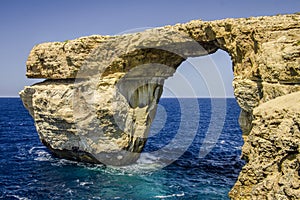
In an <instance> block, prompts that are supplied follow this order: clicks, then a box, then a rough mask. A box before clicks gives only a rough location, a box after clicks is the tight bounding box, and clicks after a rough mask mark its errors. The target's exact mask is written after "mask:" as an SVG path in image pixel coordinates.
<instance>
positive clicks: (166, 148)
mask: <svg viewBox="0 0 300 200" xmlns="http://www.w3.org/2000/svg"><path fill="white" fill-rule="evenodd" d="M219 100H220V99H219ZM219 100H217V101H215V102H218V101H219ZM221 100H222V101H223V102H225V106H224V104H223V105H222V107H221V108H220V107H218V106H215V104H213V103H212V102H214V101H212V99H193V100H192V99H161V100H160V102H159V107H158V111H157V115H156V117H155V119H154V123H153V125H152V127H151V131H150V135H149V139H148V141H147V144H146V147H145V149H144V152H143V153H142V155H141V158H140V159H139V160H138V161H137V163H135V164H133V165H130V166H126V167H111V166H103V165H93V164H84V163H77V162H73V161H68V160H64V159H58V158H56V157H54V156H53V155H51V153H50V152H49V151H48V150H47V149H46V148H45V147H44V146H43V145H42V144H41V143H40V141H39V138H38V135H37V132H36V130H35V127H34V123H33V120H32V118H31V116H30V115H29V114H28V112H27V110H26V109H25V108H24V107H23V105H22V102H21V100H20V99H19V98H0V198H1V199H23V200H26V199H76V200H77V199H133V200H135V199H138V200H140V199H167V200H169V199H170V200H171V199H189V200H192V199H229V198H228V195H227V193H228V192H229V191H230V189H231V188H232V186H233V185H234V183H235V181H236V179H237V177H238V174H239V172H240V170H241V168H242V166H243V165H244V162H243V161H242V160H241V159H240V154H241V146H242V144H243V141H242V137H241V135H242V134H241V130H240V128H239V125H238V116H239V112H240V108H239V107H238V105H237V103H236V101H235V99H221ZM195 102H197V103H196V104H195ZM216 107H217V109H216ZM220 109H221V110H222V109H223V111H224V109H225V112H223V113H222V111H220ZM224 113H225V115H224ZM212 114H213V115H212ZM223 116H224V117H225V118H224V119H225V120H223ZM211 119H214V121H213V120H211ZM216 119H217V120H220V123H219V125H220V124H221V125H223V123H224V126H222V127H221V129H218V128H217V127H218V126H219V125H218V123H217V124H216V122H215V121H216ZM215 127H216V128H215ZM199 152H200V153H199ZM201 152H202V153H201ZM174 155H175V156H174ZM177 157H178V158H177Z"/></svg>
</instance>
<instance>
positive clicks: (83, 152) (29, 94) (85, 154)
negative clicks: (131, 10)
mask: <svg viewBox="0 0 300 200" xmlns="http://www.w3.org/2000/svg"><path fill="white" fill-rule="evenodd" d="M299 19H300V15H298V14H295V15H283V16H274V17H258V18H247V19H225V20H219V21H212V22H203V21H200V20H195V21H191V22H189V23H187V24H177V25H175V26H166V27H163V28H158V29H153V30H148V31H145V32H143V33H136V34H129V35H122V36H112V37H110V36H90V37H83V38H79V39H76V40H72V41H65V42H54V43H45V44H41V45H37V46H36V47H34V48H33V50H32V51H31V53H30V55H29V58H28V61H27V76H28V77H29V78H46V79H48V80H47V81H45V82H43V83H39V84H36V85H34V86H30V87H26V88H25V90H23V91H22V92H21V94H20V95H21V97H22V99H23V102H24V105H25V106H26V107H27V109H28V110H29V111H30V113H31V115H32V116H33V118H34V119H35V124H36V127H37V130H38V133H39V136H40V138H41V140H42V141H43V143H45V144H46V145H47V146H48V147H49V148H50V149H51V150H52V151H53V152H54V153H56V154H57V155H59V156H61V157H66V158H70V159H77V160H83V161H88V162H99V158H97V159H95V157H94V156H93V155H95V152H96V153H97V152H103V154H99V155H100V160H101V156H102V155H103V156H104V157H105V156H106V153H105V152H108V153H109V154H111V155H110V157H111V158H112V160H111V162H113V163H115V164H120V165H121V164H124V163H129V162H134V161H135V160H136V159H137V158H138V154H134V156H133V155H130V154H129V156H127V154H128V153H130V152H133V153H134V152H140V151H141V149H142V148H141V147H142V146H143V143H144V141H142V140H138V139H137V138H143V134H144V133H146V132H147V128H148V127H149V126H150V125H149V124H150V123H149V122H151V117H149V118H148V117H145V116H147V115H149V114H150V113H153V112H154V113H155V103H156V102H157V98H159V94H160V92H159V91H158V92H155V91H156V88H157V87H156V86H157V85H160V84H161V83H159V84H158V82H157V85H156V84H153V85H152V86H149V87H148V88H147V89H146V90H147V91H148V90H151V94H156V95H154V98H150V100H149V101H145V102H144V101H143V103H142V104H140V102H137V103H136V100H137V101H140V100H141V99H140V98H137V97H135V96H134V97H133V100H130V98H127V97H129V96H132V95H129V96H128V95H127V97H126V91H125V90H124V89H123V91H122V92H121V93H122V94H123V95H122V96H123V97H124V96H125V98H123V97H122V96H118V97H117V99H116V98H115V97H114V98H113V97H112V93H114V92H115V91H116V87H114V86H115V83H116V82H118V81H119V80H121V79H122V78H123V77H126V74H127V73H128V72H129V71H130V69H132V67H133V66H137V65H140V64H141V63H143V64H145V63H146V64H147V62H145V61H147V59H148V58H151V59H150V60H151V63H153V62H154V61H153V60H155V59H158V61H159V62H158V63H161V62H162V61H165V62H162V63H163V64H164V65H167V66H171V68H173V69H176V67H177V66H178V65H179V64H180V63H181V62H182V61H183V60H184V59H185V58H186V57H189V56H190V57H192V56H199V55H205V54H209V53H213V52H215V51H216V50H217V49H222V50H224V51H226V52H228V54H229V55H230V57H231V59H232V63H233V72H234V77H235V78H234V81H233V86H234V93H235V97H236V99H237V101H238V103H239V105H240V107H241V108H242V113H241V117H240V124H241V128H242V130H243V134H244V140H245V145H244V148H243V155H244V157H245V158H246V159H247V161H248V163H247V164H246V166H245V167H244V170H243V171H242V173H241V175H240V177H242V178H241V179H239V180H238V182H237V183H236V185H235V187H234V188H233V190H232V192H231V197H232V198H242V197H249V196H252V195H260V196H261V197H264V198H266V197H269V198H271V197H276V198H279V197H281V196H286V197H289V198H295V199H296V198H299V192H298V191H299V189H297V187H296V186H293V185H292V186H291V182H289V181H279V179H280V177H285V176H284V175H282V169H283V168H284V170H285V171H290V172H291V173H290V174H293V172H295V173H294V175H295V176H299V173H298V174H297V173H296V172H297V170H298V171H299V168H297V167H296V168H292V167H289V166H282V165H283V163H285V160H286V158H289V160H292V161H293V162H295V163H296V165H297V163H298V165H299V158H298V157H299V146H298V147H297V146H295V145H294V146H293V145H292V146H291V145H286V143H284V142H282V143H280V142H278V141H277V143H276V145H275V146H274V145H273V146H272V145H271V144H272V143H274V141H273V136H272V135H269V136H268V137H267V138H264V136H263V135H259V131H257V127H258V126H259V122H258V121H259V119H264V116H263V114H261V111H260V112H259V111H255V112H254V114H253V111H254V110H259V107H260V105H261V104H263V103H265V102H267V103H269V102H268V101H270V100H272V99H274V98H276V97H279V96H284V95H287V94H289V93H292V92H296V91H299V88H300V86H299V83H300V77H299V72H300V69H299V51H300V50H299V41H300V38H299V29H300V25H299ZM153 33H158V34H154V37H153ZM161 33H163V34H162V35H163V37H162V38H160V37H159V35H160V34H161ZM173 33H175V35H176V33H182V34H184V35H187V36H188V38H190V39H191V40H192V41H196V42H197V43H198V44H200V45H201V46H202V47H203V48H204V50H205V51H197V50H196V51H195V49H194V48H193V45H190V44H189V42H187V41H182V38H180V37H169V36H172V35H173ZM173 36H174V35H173ZM173 44H175V46H177V47H178V48H175V49H176V50H175V52H176V53H175V55H174V53H173V54H172V53H171V54H170V53H169V52H168V51H161V49H164V48H165V47H166V46H172V45H173ZM120 47H121V48H120ZM143 47H147V48H143ZM179 47H180V48H179ZM157 49H160V50H159V51H158V52H156V53H155V51H156V50H157ZM99 51H100V52H99ZM122 51H123V52H122ZM93 53H96V55H98V57H96V58H97V59H94V60H93V57H89V56H90V55H91V54H93ZM118 53H120V54H119V55H120V56H119V57H118V58H117V59H116V58H114V57H113V56H114V55H116V54H118ZM176 54H180V55H183V56H181V58H180V57H179V58H178V57H176ZM122 55H123V56H122ZM151 55H156V56H154V57H151ZM90 58H91V59H90ZM103 58H110V60H109V61H108V62H107V63H101V62H102V61H103ZM170 58H172V60H170V61H169V60H168V59H170ZM86 61H88V62H89V63H92V65H85V62H86ZM99 61H100V63H101V64H100V65H99ZM112 61H113V62H112ZM137 61H139V62H137ZM140 61H141V63H140ZM135 62H137V63H135ZM95 66H96V68H95ZM97 66H105V70H104V71H103V73H102V72H101V73H102V75H103V76H101V78H100V79H99V78H98V80H97V85H96V87H97V90H98V91H99V92H100V94H99V95H101V97H102V98H101V99H102V100H101V104H99V103H98V104H96V105H93V106H96V107H94V108H96V109H94V111H96V112H95V113H93V114H91V113H89V112H86V113H85V114H84V115H80V116H77V117H76V116H75V117H74V111H75V110H76V109H83V110H84V111H88V110H89V108H88V107H89V102H87V101H85V100H84V99H81V98H79V99H77V100H78V101H79V102H78V103H79V104H80V105H83V106H82V107H80V106H79V107H77V106H75V107H74V104H73V103H72V102H73V100H74V98H73V97H74V94H75V95H76V94H77V93H76V91H75V93H74V88H75V89H76V88H78V87H77V86H78V84H79V85H80V84H81V85H80V87H79V88H80V91H84V92H83V94H84V95H85V97H88V96H89V95H91V94H89V93H88V91H87V92H86V91H85V88H86V86H89V85H88V84H89V83H86V82H81V80H84V79H85V78H86V77H93V76H94V75H95V72H97V71H99V68H97ZM107 66H108V67H107ZM143 66H145V65H143ZM89 67H92V68H89ZM79 69H80V70H82V69H89V70H84V71H85V72H87V73H83V74H80V73H79V74H80V75H82V77H81V76H79V77H78V71H79ZM145 69H146V68H145ZM145 69H143V70H142V71H144V70H145ZM156 69H157V70H159V69H160V68H159V66H158V68H156ZM95 70H96V71H95ZM100 71H101V70H100ZM173 72H174V70H170V71H169V70H166V71H163V72H159V73H160V74H162V73H166V74H167V75H166V76H165V77H168V76H170V75H172V73H173ZM97 73H98V72H97ZM97 73H96V74H97ZM138 75H140V74H139V73H138ZM155 76H156V74H154V75H153V76H150V77H155ZM75 78H80V79H77V81H76V82H75V83H74V79H75ZM129 78H133V77H129ZM162 80H163V79H162ZM76 84H77V86H76ZM86 84H87V85H86ZM121 85H122V84H121ZM119 88H122V87H121V86H120V87H119ZM129 88H130V87H129ZM121 90H122V89H121ZM139 90H141V92H143V90H144V89H143V88H141V89H137V91H139ZM111 91H113V92H111ZM133 95H136V94H134V93H133ZM137 96H138V95H137ZM49 97H51V98H49ZM287 98H291V97H290V96H287ZM111 100H118V102H119V104H120V105H122V106H123V108H124V109H120V111H125V113H124V112H116V113H110V111H111V110H110V109H109V107H108V105H109V104H113V102H112V101H111ZM291 101H294V103H295V104H297V105H298V104H299V102H298V100H297V98H294V100H290V99H289V102H291ZM152 102H154V103H152ZM270 102H273V101H270ZM279 102H281V103H282V102H283V101H279ZM79 104H75V105H79ZM147 104H148V105H147ZM269 104H271V103H269ZM139 105H141V106H139ZM145 105H146V106H148V107H151V106H152V107H153V109H152V110H153V112H151V111H149V110H147V108H146V109H144V110H143V108H145ZM122 106H121V107H122ZM277 106H278V110H277V111H276V112H282V111H283V110H290V109H289V107H288V106H287V105H283V108H284V109H280V108H281V107H280V105H277ZM256 107H258V108H257V109H256ZM132 108H134V109H133V110H135V109H139V110H138V111H135V113H130V111H132ZM270 110H272V109H270ZM284 112H285V111H284ZM77 113H78V112H77ZM83 113H84V112H83ZM122 115H124V116H123V117H120V118H119V119H121V121H122V120H123V119H127V118H128V116H130V117H131V118H130V117H129V119H127V120H123V121H122V123H121V124H125V126H124V127H123V128H124V129H123V130H122V129H121V131H120V130H118V129H117V128H115V127H116V126H115V124H114V122H115V119H114V118H113V117H112V116H122ZM150 115H152V114H150ZM91 116H92V117H91ZM288 116H289V117H290V118H291V119H290V120H291V121H293V122H295V123H291V125H287V126H288V127H289V128H290V129H289V130H291V131H292V132H293V134H294V136H293V137H291V138H289V139H288V140H289V141H291V144H294V142H295V141H299V128H298V129H297V126H296V125H295V124H297V123H298V122H297V120H298V119H299V118H297V117H296V115H295V116H294V115H293V116H290V115H288ZM134 117H136V118H139V120H138V121H139V122H141V123H142V124H143V125H142V126H140V125H138V124H136V121H137V120H135V121H134V119H133V118H134ZM278 117H280V116H278ZM78 119H80V120H79V121H77V123H75V122H76V120H78ZM276 119H277V118H276ZM279 119H280V118H278V119H277V121H278V120H279ZM93 120H96V121H97V120H101V123H102V124H105V127H101V130H100V129H99V130H96V131H102V132H103V130H105V131H104V132H103V134H104V137H103V138H102V139H103V140H99V138H97V142H96V143H95V141H93V138H94V136H95V135H94V133H93V131H92V132H91V131H90V130H89V129H87V131H86V132H84V134H81V135H80V134H79V133H78V124H79V125H80V124H83V125H85V124H90V123H92V122H93ZM269 120H270V119H269ZM130 121H132V122H134V123H129V122H130ZM81 122H82V123H81ZM87 122H88V123H87ZM253 122H254V123H253ZM128 123H129V124H128ZM282 123H283V124H284V123H286V122H281V121H280V120H279V122H278V123H275V124H273V125H272V123H271V124H270V127H269V128H270V129H272V127H274V126H275V127H276V126H278V127H279V126H280V125H282ZM253 126H254V127H253ZM282 126H283V125H282ZM294 126H295V127H294ZM129 127H135V128H129ZM291 127H293V128H291ZM104 128H105V129H104ZM124 130H126V131H127V133H126V131H125V133H124ZM284 130H285V129H284ZM128 132H130V133H129V134H128ZM271 132H272V131H271ZM272 133H273V132H272ZM135 134H137V135H135ZM274 134H275V135H276V136H277V135H280V134H279V133H276V132H274ZM259 137H262V138H263V139H264V142H266V144H270V143H271V144H270V145H271V146H265V145H264V144H263V143H261V142H260V139H259ZM82 138H84V139H85V141H86V143H85V145H82V144H81V143H80V141H81V140H82ZM276 138H279V139H278V140H280V141H284V140H285V138H281V137H276ZM107 144H109V146H108V145H107ZM273 147H274V148H278V149H279V150H278V151H274V152H273V150H272V148H273ZM295 148H296V150H295ZM297 148H298V149H297ZM270 149H271V150H270ZM290 149H294V150H293V151H291V150H290ZM124 150H125V151H124ZM260 150H262V151H263V152H264V151H266V152H269V153H270V152H272V154H273V157H270V156H269V153H267V154H261V153H259V152H260ZM124 152H125V153H124ZM291 152H292V153H291ZM274 153H275V154H274ZM97 155H98V153H97ZM254 155H255V156H257V158H255V157H253V156H254ZM290 155H292V156H290ZM123 160H124V161H126V162H124V163H123ZM109 162H110V161H109ZM267 163H272V164H271V166H272V167H273V168H274V167H275V166H280V167H279V169H278V170H277V169H275V168H274V169H273V168H272V169H273V171H272V172H270V173H267V172H265V173H260V171H261V170H263V171H264V170H267V169H268V167H267V166H266V164H267ZM274 170H277V171H276V172H274ZM298 180H299V179H298ZM270 181H274V183H272V184H269V183H270ZM298 183H299V181H298ZM262 188H263V190H261V189H262ZM286 188H292V189H290V190H288V192H287V189H286Z"/></svg>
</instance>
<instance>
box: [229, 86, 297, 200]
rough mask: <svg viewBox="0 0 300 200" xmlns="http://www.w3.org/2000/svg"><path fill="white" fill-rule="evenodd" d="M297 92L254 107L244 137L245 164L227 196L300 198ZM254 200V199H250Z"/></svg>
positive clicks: (241, 197) (243, 197) (239, 197)
mask: <svg viewBox="0 0 300 200" xmlns="http://www.w3.org/2000/svg"><path fill="white" fill-rule="evenodd" d="M299 105H300V92H295V93H292V94H289V95H285V96H281V97H278V98H276V99H273V100H270V101H268V102H266V103H263V104H261V105H259V106H258V107H256V108H255V109H254V111H253V121H252V123H253V128H252V130H251V132H250V133H249V135H247V136H244V141H245V144H244V146H243V157H244V159H245V160H246V161H247V164H246V166H245V167H244V168H243V170H242V172H241V174H240V176H239V179H238V181H237V183H236V184H235V187H234V188H233V189H232V191H231V192H230V196H231V197H234V198H237V199H300V180H299V173H300V154H299V152H300V107H299ZM253 197H255V198H253Z"/></svg>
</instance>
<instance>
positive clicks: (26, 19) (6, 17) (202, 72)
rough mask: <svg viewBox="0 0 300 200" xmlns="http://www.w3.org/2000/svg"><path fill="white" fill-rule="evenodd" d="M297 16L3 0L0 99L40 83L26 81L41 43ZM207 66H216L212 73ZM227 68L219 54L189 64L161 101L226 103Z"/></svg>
mask: <svg viewBox="0 0 300 200" xmlns="http://www.w3.org/2000/svg"><path fill="white" fill-rule="evenodd" d="M299 11H300V1H299V0H285V1H283V0H251V1H241V0H239V1H237V0H209V1H207V0H206V1H200V0H198V1H196V0H181V1H176V0H169V1H167V0H151V1H149V0H147V1H143V0H139V1H138V0H127V1H126V0H107V1H104V0H103V1H101V0H85V1H84V0H51V1H50V0H48V1H47V0H26V1H24V0H19V1H18V0H1V1H0V26H1V31H0V36H1V37H0V44H1V46H0V60H1V63H0V69H1V73H0V96H2V97H3V96H18V92H19V91H20V90H22V89H23V88H24V86H25V85H31V84H33V83H35V82H39V81H40V80H36V79H33V80H32V79H27V78H26V76H25V73H26V65H25V63H26V59H27V57H28V55H29V52H30V50H31V49H32V47H33V46H34V45H36V44H39V43H43V42H49V41H65V40H70V39H75V38H77V37H81V36H88V35H94V34H100V35H115V34H119V33H122V32H125V33H126V32H132V30H141V29H143V28H145V27H159V26H164V25H172V24H176V23H185V22H188V21H190V20H193V19H202V20H209V21H210V20H216V19H223V18H239V17H250V16H262V15H276V14H287V13H295V12H299ZM203 66H204V67H203ZM207 66H215V68H216V70H215V72H210V71H214V70H209V69H210V68H209V67H207ZM231 68H232V66H231V62H230V58H229V56H228V55H227V54H226V53H225V52H221V51H218V52H217V53H215V54H213V55H211V56H205V57H201V58H192V59H188V60H187V61H186V62H185V63H183V64H182V66H180V67H179V69H178V72H176V74H175V75H174V77H172V78H169V79H168V80H167V81H166V85H165V92H164V96H172V95H173V96H174V95H175V96H186V97H189V96H198V97H201V96H213V97H222V95H223V96H227V97H230V96H232V95H233V94H232V86H231V81H232V69H231ZM216 73H218V74H221V76H222V77H221V78H222V79H223V80H224V88H225V89H223V90H221V89H220V85H214V82H215V81H214V79H215V77H216V76H217V75H216ZM203 76H205V77H204V78H203ZM201 77H202V78H201ZM209 84H211V85H209Z"/></svg>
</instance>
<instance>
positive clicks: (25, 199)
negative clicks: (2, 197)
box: [7, 195, 29, 200]
mask: <svg viewBox="0 0 300 200" xmlns="http://www.w3.org/2000/svg"><path fill="white" fill-rule="evenodd" d="M7 197H14V198H16V199H19V200H29V199H28V198H26V197H20V196H18V195H7Z"/></svg>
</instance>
